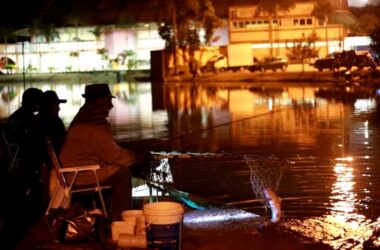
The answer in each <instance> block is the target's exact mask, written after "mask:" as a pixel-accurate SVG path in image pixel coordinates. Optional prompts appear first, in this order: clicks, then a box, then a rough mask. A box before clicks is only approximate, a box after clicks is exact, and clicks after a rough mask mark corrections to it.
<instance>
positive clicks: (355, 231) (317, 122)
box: [0, 82, 380, 249]
mask: <svg viewBox="0 0 380 250" xmlns="http://www.w3.org/2000/svg"><path fill="white" fill-rule="evenodd" d="M34 86H35V87H39V88H41V89H44V90H46V89H54V90H56V91H57V92H58V94H59V96H60V98H66V99H68V103H66V104H61V112H60V114H61V116H62V118H63V120H64V123H65V124H66V126H68V124H69V123H70V121H71V119H72V118H73V116H74V115H75V113H76V112H77V110H78V108H79V107H80V106H81V104H83V101H84V100H83V98H82V97H81V94H82V93H83V90H84V84H65V83H62V84H61V83H55V84H51V83H46V84H44V83H39V84H35V85H34ZM28 87H29V85H28ZM111 87H112V92H113V93H114V94H115V95H116V96H117V98H116V99H115V100H114V109H113V110H112V112H111V114H110V122H111V123H112V125H113V128H114V133H115V136H116V138H117V140H118V141H119V142H120V143H121V144H122V145H126V146H128V145H131V143H132V142H135V141H141V140H143V141H146V144H145V146H146V148H149V149H154V150H163V151H180V152H202V153H204V152H210V153H223V154H232V155H235V156H236V155H237V156H242V155H246V154H250V155H261V156H269V155H274V156H277V157H280V158H283V159H288V160H290V161H291V163H292V164H291V166H290V167H288V168H287V169H286V170H285V172H284V175H283V178H282V180H281V182H280V184H279V190H278V195H279V196H280V197H281V199H282V209H283V210H284V217H283V219H284V220H283V222H282V223H281V224H280V225H279V227H281V229H283V230H285V231H287V230H288V231H292V232H298V233H300V234H301V235H303V236H307V237H310V238H311V239H314V240H315V241H318V242H323V243H325V244H328V245H330V246H331V247H332V248H334V249H364V248H365V247H364V246H375V247H380V238H379V237H378V233H379V227H380V220H379V216H378V215H379V212H380V202H379V201H380V191H379V189H378V185H379V184H380V166H379V164H378V162H379V158H380V156H379V155H378V152H379V147H380V119H379V118H380V116H379V113H378V107H377V102H376V98H375V89H374V88H373V87H357V86H356V87H355V86H351V87H348V86H346V87H343V86H342V87H339V88H337V87H332V86H330V85H329V84H326V85H319V84H307V83H304V84H301V83H297V84H290V83H280V84H269V83H265V84H262V85H261V84H252V83H251V84H248V83H231V84H228V83H208V84H201V83H200V84H190V83H185V84H174V83H173V84H167V85H162V84H156V83H153V84H151V83H149V82H147V83H119V84H112V85H111ZM22 91H23V87H22V84H7V85H3V86H2V87H1V100H0V118H2V119H4V118H6V117H7V116H8V115H9V114H10V113H11V112H13V111H14V110H15V109H16V108H17V107H18V105H19V103H20V93H22ZM152 93H153V95H152ZM172 168H173V173H174V181H175V184H176V186H177V187H178V188H179V189H181V190H183V191H187V192H190V193H191V194H195V195H199V196H201V197H204V198H207V199H212V200H215V201H218V202H223V203H228V204H232V205H234V206H236V207H238V208H241V209H244V210H246V211H252V212H257V213H261V214H263V213H264V214H265V210H264V209H263V208H262V206H261V203H260V202H257V200H256V197H255V196H254V194H253V191H252V189H251V183H250V180H249V176H250V171H249V168H248V167H247V165H246V164H245V162H244V161H230V160H228V161H226V160H223V159H216V158H215V159H212V160H210V159H188V160H186V159H185V160H177V161H173V165H172Z"/></svg>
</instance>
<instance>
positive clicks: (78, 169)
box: [59, 165, 100, 173]
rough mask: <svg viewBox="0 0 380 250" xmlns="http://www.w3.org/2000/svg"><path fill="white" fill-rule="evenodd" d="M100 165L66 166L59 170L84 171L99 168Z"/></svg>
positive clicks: (67, 171)
mask: <svg viewBox="0 0 380 250" xmlns="http://www.w3.org/2000/svg"><path fill="white" fill-rule="evenodd" d="M99 169H100V165H86V166H77V167H67V168H66V167H65V168H61V169H60V170H59V172H60V173H71V172H82V171H95V170H99Z"/></svg>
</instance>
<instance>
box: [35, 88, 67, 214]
mask: <svg viewBox="0 0 380 250" xmlns="http://www.w3.org/2000/svg"><path fill="white" fill-rule="evenodd" d="M66 102H67V100H66V99H60V98H59V97H58V95H57V93H56V92H55V91H53V90H47V91H45V92H44V93H43V95H42V100H41V105H40V111H39V112H38V115H37V126H38V128H39V130H40V134H41V135H42V136H43V140H46V139H49V140H50V142H51V144H52V146H53V149H54V151H55V152H56V154H57V155H58V154H59V151H60V150H61V147H62V145H63V142H64V140H65V137H66V128H65V125H64V123H63V121H62V120H61V118H60V117H59V111H60V107H59V105H60V104H61V103H66ZM44 146H45V145H43V147H44ZM43 149H45V148H43ZM43 152H44V155H43V157H44V158H43V162H44V163H45V164H44V165H43V166H42V167H41V171H40V179H41V182H42V186H41V199H42V204H41V207H42V208H43V209H45V208H46V207H47V205H48V204H49V183H50V172H51V169H50V167H49V166H51V164H50V158H49V154H48V152H46V151H45V150H43Z"/></svg>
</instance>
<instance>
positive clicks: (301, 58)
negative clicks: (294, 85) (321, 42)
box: [286, 33, 318, 72]
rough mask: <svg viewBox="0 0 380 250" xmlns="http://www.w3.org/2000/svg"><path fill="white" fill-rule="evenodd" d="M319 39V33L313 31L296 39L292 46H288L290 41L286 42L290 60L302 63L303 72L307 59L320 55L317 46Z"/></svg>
mask: <svg viewBox="0 0 380 250" xmlns="http://www.w3.org/2000/svg"><path fill="white" fill-rule="evenodd" d="M317 40H318V37H317V35H316V34H315V33H311V34H310V35H309V36H308V37H305V36H302V37H301V38H299V39H294V40H293V41H292V42H291V46H288V43H286V48H287V50H288V53H287V56H288V58H289V60H290V61H295V62H300V63H302V72H304V71H305V62H306V61H307V59H310V58H315V57H318V49H317V48H316V46H315V42H316V41H317Z"/></svg>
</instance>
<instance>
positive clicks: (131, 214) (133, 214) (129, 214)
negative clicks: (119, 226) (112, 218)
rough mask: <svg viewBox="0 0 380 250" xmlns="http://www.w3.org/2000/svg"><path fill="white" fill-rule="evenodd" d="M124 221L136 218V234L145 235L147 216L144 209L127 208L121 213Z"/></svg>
mask: <svg viewBox="0 0 380 250" xmlns="http://www.w3.org/2000/svg"><path fill="white" fill-rule="evenodd" d="M121 217H122V218H123V221H130V220H133V219H135V220H136V230H135V234H136V235H145V216H144V212H143V210H125V211H123V212H122V213H121Z"/></svg>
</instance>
